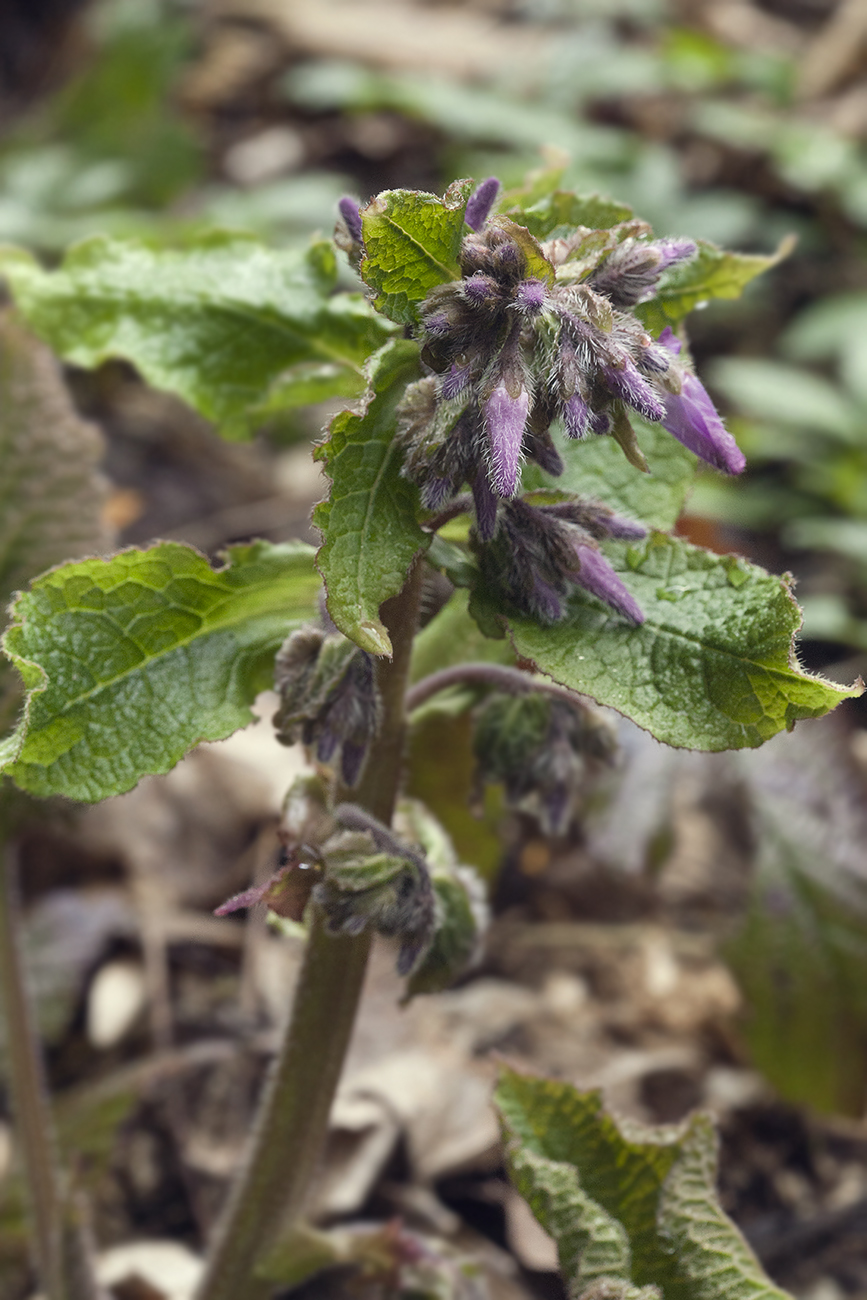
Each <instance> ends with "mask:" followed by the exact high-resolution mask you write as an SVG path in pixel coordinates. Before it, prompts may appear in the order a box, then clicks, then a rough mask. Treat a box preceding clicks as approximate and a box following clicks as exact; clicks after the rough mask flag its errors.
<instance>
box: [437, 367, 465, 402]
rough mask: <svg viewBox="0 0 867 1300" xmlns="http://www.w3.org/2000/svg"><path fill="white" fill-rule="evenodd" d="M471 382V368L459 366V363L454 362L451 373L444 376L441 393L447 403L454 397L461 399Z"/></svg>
mask: <svg viewBox="0 0 867 1300" xmlns="http://www.w3.org/2000/svg"><path fill="white" fill-rule="evenodd" d="M469 382H470V368H469V366H459V365H457V363H454V362H453V363H452V368H451V370H450V371H449V373H448V374H447V375H443V382H442V388H441V390H440V391H441V392H442V395H443V397H444V398H445V399H446V401H448V400H449V399H450V398H452V397H460V395H461V393H462V392H463V391H464V389H465V388H466V386H467V384H468V383H469Z"/></svg>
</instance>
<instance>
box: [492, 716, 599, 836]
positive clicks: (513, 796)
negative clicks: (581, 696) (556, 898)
mask: <svg viewBox="0 0 867 1300" xmlns="http://www.w3.org/2000/svg"><path fill="white" fill-rule="evenodd" d="M614 744H615V742H614V736H613V732H612V729H611V727H610V726H609V725H608V723H607V721H606V720H605V719H604V717H603V716H602V715H601V714H600V713H598V712H597V711H596V710H595V709H590V708H587V707H586V706H585V705H583V704H581V703H580V702H579V701H578V700H576V701H575V703H574V704H572V703H570V702H569V701H567V700H560V699H554V698H553V697H552V696H550V695H545V694H543V693H541V692H533V691H528V693H527V694H525V695H502V694H499V693H497V694H494V695H491V696H490V697H489V698H488V699H487V701H486V702H485V703H484V705H483V706H482V708H481V709H480V711H479V714H478V716H477V718H476V726H475V736H474V740H473V749H474V752H475V757H476V783H477V785H478V784H481V783H486V784H487V783H494V782H496V783H502V785H503V786H504V789H505V795H506V802H507V804H508V805H509V806H510V807H512V808H515V809H518V810H521V811H524V812H529V813H532V814H533V815H534V816H536V817H538V819H539V821H540V822H541V824H542V829H543V830H544V831H545V833H546V834H548V835H562V834H563V833H564V832H565V831H566V829H567V828H568V825H569V822H570V820H571V817H572V813H573V810H574V807H575V801H576V797H577V795H578V794H579V793H580V791H581V789H582V787H583V786H584V784H585V782H586V778H587V775H588V765H589V766H590V767H592V765H593V763H594V761H596V762H598V761H610V759H611V757H612V755H613V753H614Z"/></svg>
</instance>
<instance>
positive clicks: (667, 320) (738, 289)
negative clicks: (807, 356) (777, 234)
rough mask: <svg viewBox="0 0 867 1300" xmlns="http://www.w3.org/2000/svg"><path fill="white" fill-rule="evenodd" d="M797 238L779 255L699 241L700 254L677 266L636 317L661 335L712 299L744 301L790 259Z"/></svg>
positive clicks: (779, 250)
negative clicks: (761, 278)
mask: <svg viewBox="0 0 867 1300" xmlns="http://www.w3.org/2000/svg"><path fill="white" fill-rule="evenodd" d="M794 244H795V241H794V237H792V236H788V237H787V238H785V239H783V240H781V241H780V245H779V247H778V248H777V251H776V252H775V253H771V254H770V255H769V256H762V255H759V254H756V253H728V252H726V251H725V249H722V248H717V246H716V244H711V243H710V242H709V241H708V240H705V239H700V240H699V241H698V252H697V253H696V255H695V257H693V258H690V260H689V261H688V262H680V263H679V264H678V265H676V266H673V267H672V268H671V270H670V271H669V272H668V274H667V275H666V276H665V278H664V279H663V281H662V284H661V286H660V288H659V291H658V293H657V295H656V297H655V298H654V299H653V300H652V301H651V302H647V303H641V304H639V306H638V307H636V309H635V314H636V316H638V317H639V319H640V320H642V321H643V322H644V324H645V325H646V326H647V328H648V329H649V330H650V331H651V333H653V334H655V335H658V334H661V333H662V331H663V330H664V329H665V327H666V325H675V326H676V325H679V324H680V322H681V321H682V320H683V319H684V317H685V316H688V315H689V313H690V312H691V311H693V310H694V309H695V308H696V307H698V306H699V305H700V304H701V303H705V302H707V301H708V300H709V299H710V298H740V296H741V294H742V293H743V291H744V289H745V288H746V286H747V285H748V284H749V283H750V281H751V280H754V279H755V278H756V276H757V275H761V273H762V271H767V270H769V268H770V267H772V266H776V265H777V263H778V262H781V261H782V260H783V258H785V257H788V256H789V253H791V251H792V249H793V247H794Z"/></svg>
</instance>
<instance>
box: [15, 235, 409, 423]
mask: <svg viewBox="0 0 867 1300" xmlns="http://www.w3.org/2000/svg"><path fill="white" fill-rule="evenodd" d="M0 273H2V274H3V275H4V276H5V277H6V278H7V279H8V281H9V283H10V285H11V287H12V291H13V293H14V295H15V298H16V301H17V303H18V306H19V307H20V309H21V311H22V313H23V314H24V316H25V317H26V319H27V321H28V322H29V324H30V325H31V327H32V328H33V329H34V330H35V332H36V333H37V334H38V335H39V336H40V337H41V338H43V339H44V340H45V341H46V342H47V343H49V344H50V345H51V347H52V348H53V349H54V350H55V352H57V353H59V354H60V356H62V357H63V358H64V359H65V360H67V361H71V362H73V363H74V364H76V365H79V366H87V367H89V366H98V365H100V364H101V363H102V362H103V361H105V360H106V359H107V358H109V357H124V358H125V359H126V360H128V361H131V362H132V363H133V364H134V365H135V366H136V367H137V368H138V369H139V370H140V371H141V373H142V375H143V376H144V377H145V379H147V380H148V382H149V383H151V384H153V385H154V386H155V387H156V388H163V389H167V390H168V391H169V392H173V393H177V394H178V395H179V396H180V397H182V398H183V399H184V400H185V401H187V402H189V403H190V405H191V406H194V407H195V408H196V410H198V411H200V412H201V413H202V415H204V416H206V417H207V418H208V419H210V420H213V421H215V422H216V423H217V424H218V425H219V426H220V428H221V431H222V432H223V433H224V434H225V435H226V436H227V437H243V436H245V435H246V434H248V433H249V432H250V430H251V428H252V427H253V426H254V425H255V423H256V421H257V419H260V418H261V416H262V415H263V414H264V413H272V412H273V411H274V410H275V409H278V408H279V407H280V406H281V405H283V406H288V405H292V404H297V402H298V401H307V400H308V397H307V392H306V390H305V388H304V382H306V381H307V380H309V377H310V367H311V366H313V367H315V368H316V373H317V378H318V385H317V389H316V397H317V400H318V399H320V398H321V397H323V396H331V395H335V394H336V395H340V396H344V395H346V393H347V392H351V393H353V394H354V393H358V392H360V391H361V389H362V387H363V373H362V366H363V362H364V360H365V358H366V357H367V356H368V354H369V353H370V352H371V351H372V350H373V349H374V348H377V347H380V346H381V345H382V344H383V342H384V341H385V339H386V338H387V337H388V334H389V333H390V332H391V331H390V327H389V325H388V322H387V321H383V320H382V319H381V318H379V317H377V316H376V314H375V313H374V312H373V310H372V308H371V307H370V305H369V304H368V303H367V302H366V301H365V300H364V299H363V298H362V297H361V296H360V295H358V294H337V295H334V296H332V291H333V289H334V286H335V283H336V277H337V264H336V260H335V254H334V249H333V247H332V246H331V244H330V243H328V242H326V241H322V240H320V241H318V242H316V243H314V244H312V245H311V246H310V247H309V248H307V249H306V250H304V251H302V252H299V251H294V250H293V251H286V250H275V249H269V248H266V247H265V246H264V245H262V244H260V243H259V242H258V241H257V240H255V239H253V238H252V237H247V236H245V235H240V234H232V233H220V232H217V233H214V234H211V235H208V236H207V237H206V238H203V239H202V240H200V242H198V243H197V244H193V245H191V246H188V247H186V248H184V249H183V250H175V249H161V250H155V249H152V248H149V247H148V246H147V245H146V244H143V243H138V242H136V241H132V240H130V241H124V240H112V239H105V238H95V239H90V240H87V241H86V242H85V243H83V244H80V245H78V247H76V248H74V249H72V251H71V252H70V253H69V254H68V255H67V257H66V259H65V261H64V262H63V265H62V266H61V267H60V268H59V269H58V270H56V271H53V272H47V271H43V270H42V269H41V268H40V267H39V265H38V264H37V263H36V262H35V261H34V260H33V259H32V258H31V257H29V256H28V255H27V254H25V253H22V252H21V251H20V250H14V249H11V250H6V251H5V252H4V253H2V254H0ZM302 381H304V382H302ZM296 383H301V388H300V391H299V390H296V389H295V384H296Z"/></svg>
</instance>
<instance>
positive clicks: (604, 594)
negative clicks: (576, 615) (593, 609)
mask: <svg viewBox="0 0 867 1300" xmlns="http://www.w3.org/2000/svg"><path fill="white" fill-rule="evenodd" d="M575 549H576V551H577V552H578V559H579V560H580V562H581V568H580V569H579V570H578V572H577V573H574V574H573V575H572V581H573V582H577V583H578V584H579V586H581V587H583V588H584V589H585V591H589V592H590V594H591V595H592V596H597V597H598V598H599V600H602V601H604V602H605V604H606V605H610V606H611V608H612V609H616V610H617V612H618V613H619V614H623V616H624V617H625V618H628V619H630V620H631V622H633V623H643V622H644V614H643V613H642V612H641V609H640V607H639V606H638V605H637V604H636V602H635V600H634V599H633V597H632V596H631V595H630V594H629V592H628V591H627V590H626V588H625V587H624V585H623V583H622V582H621V581H620V579H619V578H618V576H617V574H616V573H615V572H614V570H613V569H612V567H611V565H610V564H609V563H608V561H607V560H606V559H605V557H604V556H603V555H600V553H599V551H597V550H595V548H594V547H592V546H580V545H579V546H577V547H576V548H575Z"/></svg>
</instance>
